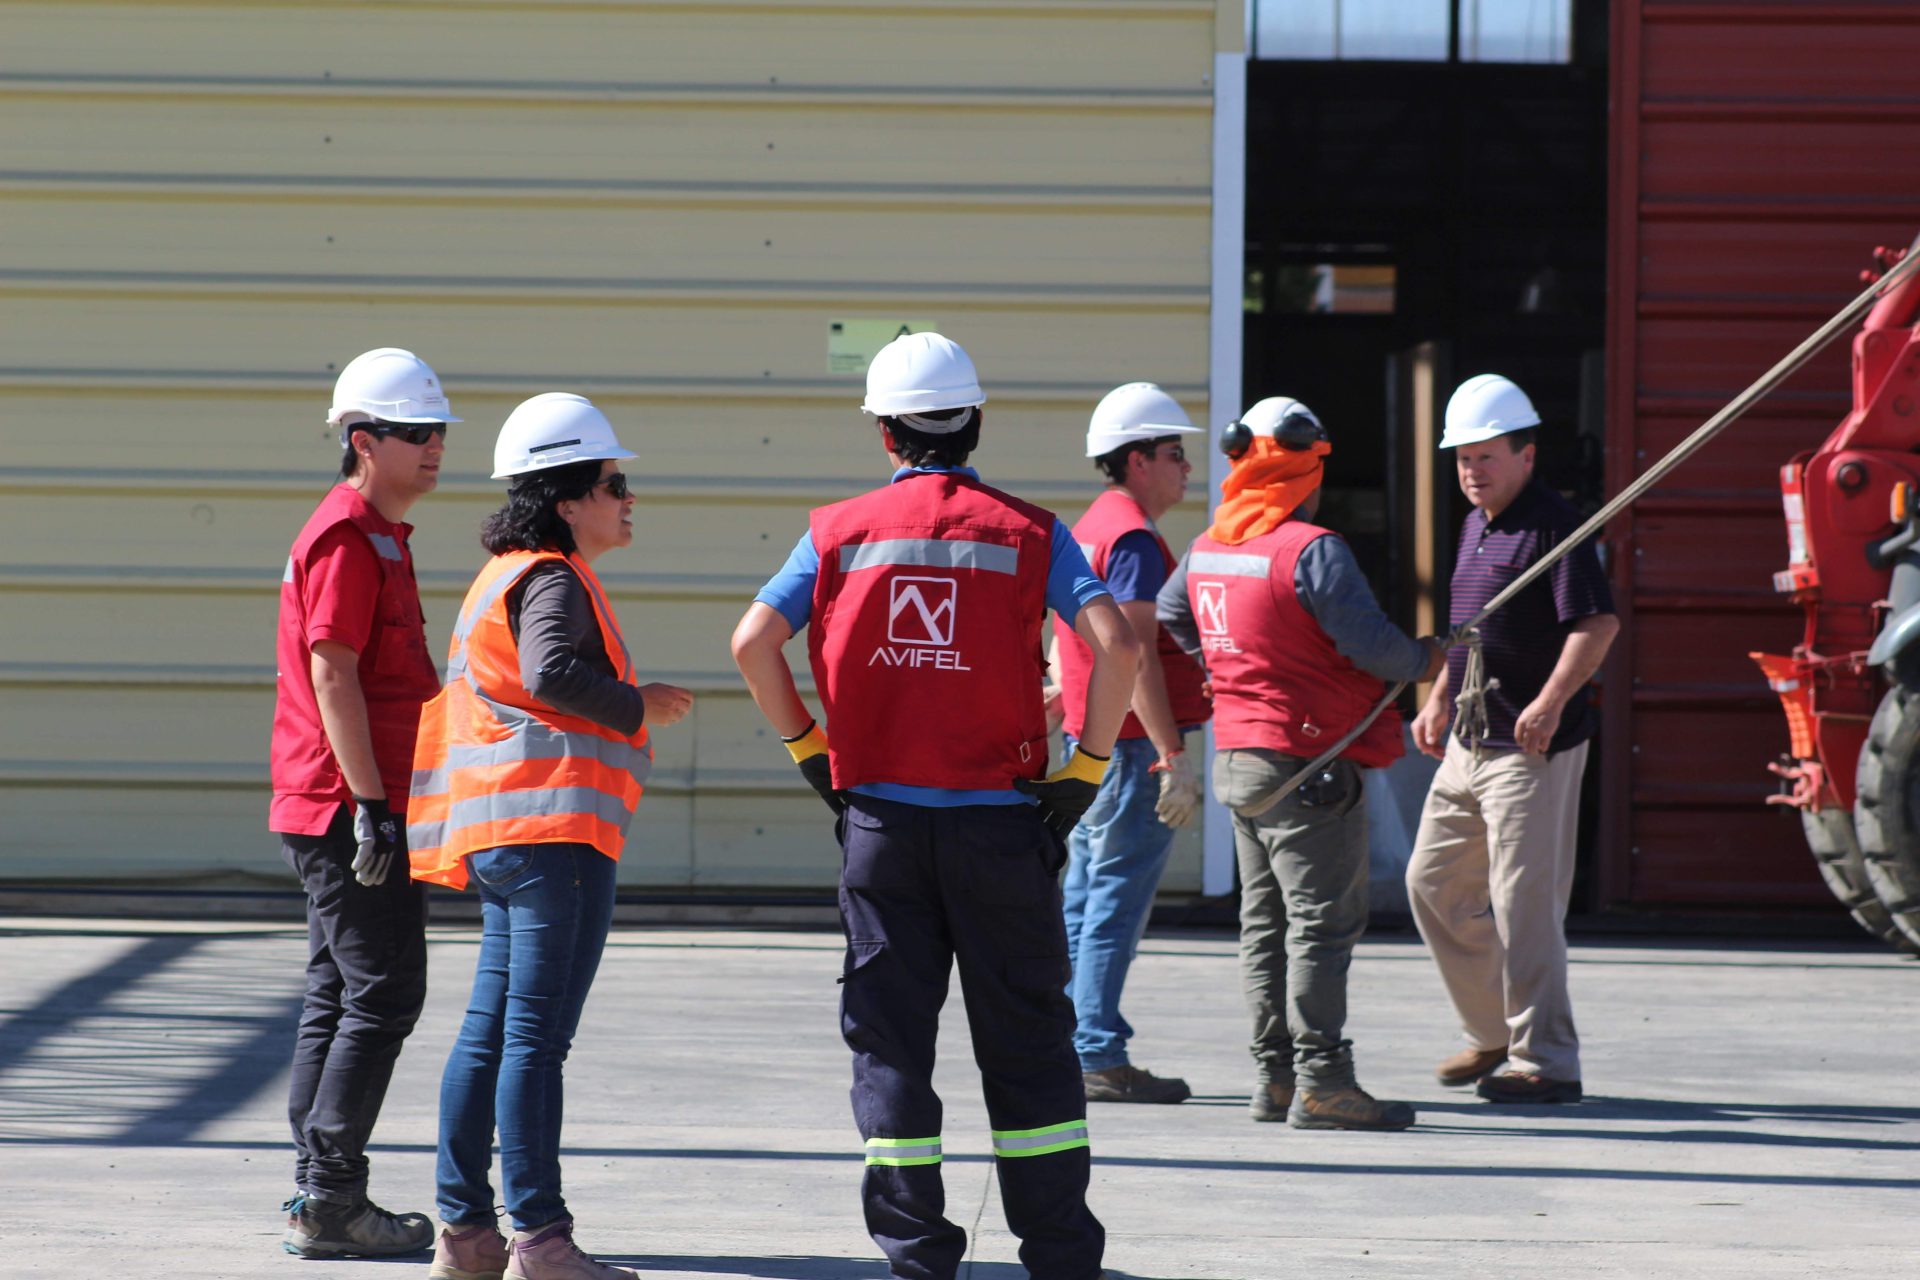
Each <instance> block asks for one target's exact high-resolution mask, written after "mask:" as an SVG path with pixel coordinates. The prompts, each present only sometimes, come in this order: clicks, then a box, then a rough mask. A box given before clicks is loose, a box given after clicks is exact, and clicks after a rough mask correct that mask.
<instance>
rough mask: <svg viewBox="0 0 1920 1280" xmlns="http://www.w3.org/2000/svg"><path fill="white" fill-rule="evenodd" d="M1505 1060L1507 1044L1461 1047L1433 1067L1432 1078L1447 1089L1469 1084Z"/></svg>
mask: <svg viewBox="0 0 1920 1280" xmlns="http://www.w3.org/2000/svg"><path fill="white" fill-rule="evenodd" d="M1506 1060H1507V1046H1505V1045H1501V1046H1500V1047H1499V1048H1498V1049H1462V1050H1461V1051H1460V1052H1458V1053H1456V1054H1454V1055H1453V1056H1452V1057H1451V1058H1445V1059H1442V1060H1441V1062H1440V1065H1439V1066H1437V1067H1435V1068H1434V1069H1433V1078H1434V1079H1435V1080H1438V1081H1439V1082H1440V1083H1441V1084H1443V1085H1446V1086H1447V1088H1449V1089H1458V1088H1460V1087H1462V1086H1464V1085H1470V1084H1472V1083H1473V1082H1474V1081H1476V1080H1478V1079H1480V1078H1481V1077H1482V1076H1485V1075H1487V1074H1489V1073H1490V1072H1492V1071H1493V1069H1494V1068H1495V1067H1497V1066H1499V1065H1500V1064H1501V1063H1503V1062H1505V1061H1506Z"/></svg>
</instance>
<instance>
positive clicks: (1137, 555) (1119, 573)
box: [1107, 529, 1167, 604]
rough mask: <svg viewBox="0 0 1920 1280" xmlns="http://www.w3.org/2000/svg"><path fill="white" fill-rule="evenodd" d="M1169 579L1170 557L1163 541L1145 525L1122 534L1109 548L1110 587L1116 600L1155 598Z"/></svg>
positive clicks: (1108, 583) (1120, 602)
mask: <svg viewBox="0 0 1920 1280" xmlns="http://www.w3.org/2000/svg"><path fill="white" fill-rule="evenodd" d="M1166 583H1167V561H1166V557H1164V556H1162V555H1161V554H1160V542H1159V540H1158V539H1157V538H1155V537H1154V536H1153V534H1151V533H1149V532H1148V531H1147V530H1145V529H1135V530H1134V531H1133V532H1132V533H1125V534H1121V535H1120V540H1119V541H1118V542H1115V543H1114V544H1113V549H1112V550H1111V551H1109V552H1107V590H1109V591H1111V592H1113V599H1114V603H1115V604H1131V603H1132V602H1133V601H1135V600H1151V599H1153V598H1154V597H1155V596H1157V595H1159V594H1160V588H1161V587H1163V586H1165V585H1166Z"/></svg>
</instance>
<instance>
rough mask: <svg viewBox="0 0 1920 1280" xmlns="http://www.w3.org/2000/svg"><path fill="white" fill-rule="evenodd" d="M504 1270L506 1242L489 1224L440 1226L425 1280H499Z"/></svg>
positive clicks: (490, 1223)
mask: <svg viewBox="0 0 1920 1280" xmlns="http://www.w3.org/2000/svg"><path fill="white" fill-rule="evenodd" d="M506 1270H507V1238H506V1237H505V1236H503V1235H501V1234H500V1228H499V1227H497V1226H495V1225H494V1224H493V1223H492V1222H475V1223H471V1224H469V1225H467V1226H464V1227H449V1226H446V1225H445V1224H442V1225H441V1227H440V1238H439V1239H438V1240H436V1241H434V1243H433V1266H431V1267H429V1268H428V1269H427V1280H500V1277H501V1276H502V1275H503V1274H505V1272H506Z"/></svg>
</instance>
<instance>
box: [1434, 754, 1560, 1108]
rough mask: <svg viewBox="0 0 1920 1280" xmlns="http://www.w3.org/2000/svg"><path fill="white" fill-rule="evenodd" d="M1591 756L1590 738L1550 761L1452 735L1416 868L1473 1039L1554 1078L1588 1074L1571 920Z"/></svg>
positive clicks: (1443, 974) (1440, 955)
mask: <svg viewBox="0 0 1920 1280" xmlns="http://www.w3.org/2000/svg"><path fill="white" fill-rule="evenodd" d="M1586 764H1587V744H1586V743H1584V742H1583V743H1581V744H1580V745H1579V746H1577V747H1573V748H1570V749H1568V750H1566V751H1561V752H1558V753H1556V754H1554V755H1551V756H1547V757H1544V758H1543V757H1541V756H1537V755H1529V754H1526V753H1524V752H1519V751H1487V750H1482V751H1478V752H1475V751H1469V750H1467V748H1466V747H1464V746H1462V745H1461V744H1460V742H1459V741H1458V740H1457V739H1454V738H1451V737H1449V738H1448V740H1447V754H1446V758H1445V759H1444V760H1443V761H1442V762H1441V764H1440V771H1439V773H1437V774H1436V775H1434V779H1433V787H1432V789H1431V790H1429V791H1428V792H1427V803H1426V808H1425V809H1424V810H1423V811H1422V812H1421V815H1420V833H1419V835H1418V836H1416V837H1415V839H1414V842H1413V858H1412V861H1411V862H1409V863H1408V865H1407V896H1408V897H1409V898H1410V899H1411V900H1412V903H1413V919H1414V923H1415V924H1417V925H1418V926H1419V928H1420V936H1421V937H1423V938H1425V939H1426V942H1427V946H1428V948H1429V949H1430V950H1431V951H1432V952H1433V959H1434V962H1435V963H1436V964H1437V965H1439V967H1440V978H1441V980H1442V981H1443V982H1444V983H1445V984H1446V987H1447V994H1448V995H1449V996H1450V997H1452V999H1453V1007H1454V1008H1455V1009H1456V1010H1457V1011H1458V1012H1459V1014H1460V1023H1461V1026H1462V1028H1463V1029H1464V1030H1465V1032H1466V1037H1467V1043H1468V1044H1469V1045H1471V1046H1472V1047H1473V1048H1475V1049H1497V1048H1499V1047H1500V1046H1501V1045H1506V1046H1507V1054H1508V1059H1509V1063H1508V1065H1509V1067H1510V1069H1512V1070H1515V1071H1531V1072H1535V1073H1537V1074H1539V1075H1542V1076H1546V1077H1547V1078H1549V1079H1552V1080H1578V1079H1580V1038H1579V1035H1578V1033H1577V1032H1575V1030H1574V1026H1573V1003H1572V1001H1571V999H1570V998H1569V996H1568V994H1567V937H1566V930H1565V923H1566V918H1567V900H1568V898H1569V896H1570V895H1571V893H1572V891H1573V855H1574V844H1575V837H1576V822H1577V819H1578V815H1579V809H1580V775H1581V773H1582V772H1583V771H1584V770H1585V768H1586Z"/></svg>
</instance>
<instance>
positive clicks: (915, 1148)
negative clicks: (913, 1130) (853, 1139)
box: [867, 1138, 940, 1166]
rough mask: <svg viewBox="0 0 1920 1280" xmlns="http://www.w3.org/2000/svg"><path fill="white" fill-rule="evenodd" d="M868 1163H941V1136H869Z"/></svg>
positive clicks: (898, 1164)
mask: <svg viewBox="0 0 1920 1280" xmlns="http://www.w3.org/2000/svg"><path fill="white" fill-rule="evenodd" d="M867 1163H868V1164H885V1165H895V1166H906V1165H916V1164H939V1163H940V1139H939V1138H868V1139H867Z"/></svg>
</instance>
